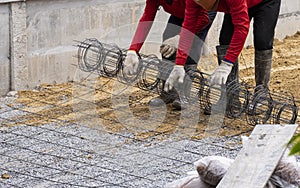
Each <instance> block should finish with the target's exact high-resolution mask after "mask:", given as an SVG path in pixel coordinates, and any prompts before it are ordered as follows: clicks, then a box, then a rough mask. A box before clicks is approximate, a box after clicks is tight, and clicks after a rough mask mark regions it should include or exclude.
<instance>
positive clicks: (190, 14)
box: [176, 0, 262, 65]
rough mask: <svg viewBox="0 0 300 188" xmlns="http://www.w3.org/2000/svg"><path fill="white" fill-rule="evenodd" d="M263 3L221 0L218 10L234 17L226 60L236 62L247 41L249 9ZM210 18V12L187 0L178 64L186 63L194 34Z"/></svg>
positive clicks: (259, 0) (258, 0)
mask: <svg viewBox="0 0 300 188" xmlns="http://www.w3.org/2000/svg"><path fill="white" fill-rule="evenodd" d="M260 3H262V0H219V4H218V8H217V11H218V12H225V13H229V14H230V15H231V18H232V24H233V26H234V30H233V33H232V37H231V40H230V47H229V49H228V50H227V53H226V56H225V58H224V59H225V60H227V61H229V62H232V63H233V62H235V61H236V59H237V58H238V56H239V54H240V52H241V51H242V48H243V46H244V43H245V41H246V38H247V35H248V31H249V25H250V19H249V13H248V9H249V8H251V7H255V6H256V5H258V4H260ZM207 20H208V13H207V11H206V10H205V9H203V8H202V7H201V6H200V5H198V4H196V3H195V2H194V0H186V10H185V18H184V23H183V29H182V31H181V34H180V42H179V47H178V52H177V57H176V64H177V65H184V64H185V61H186V58H187V54H188V53H187V52H189V50H190V47H191V44H192V35H191V34H190V33H189V32H192V33H196V32H197V31H199V30H201V29H202V28H203V27H204V26H205V25H206V24H207Z"/></svg>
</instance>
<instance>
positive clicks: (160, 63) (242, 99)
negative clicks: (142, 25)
mask: <svg viewBox="0 0 300 188" xmlns="http://www.w3.org/2000/svg"><path fill="white" fill-rule="evenodd" d="M87 41H88V42H87ZM86 43H88V44H89V45H86ZM93 45H96V46H95V47H90V46H93ZM78 47H79V49H80V50H79V53H80V54H79V56H78V57H79V67H80V68H82V69H83V70H84V71H86V69H85V68H86V67H95V69H96V67H97V68H98V69H99V68H100V70H101V67H102V66H103V65H106V64H108V65H110V67H113V68H114V69H112V70H113V71H109V72H108V73H107V71H100V72H101V73H102V72H104V74H105V75H106V76H109V77H112V76H117V75H118V78H119V80H120V81H123V82H125V83H128V84H130V83H133V82H134V81H136V82H137V86H138V87H139V88H141V89H143V90H149V91H150V90H151V91H154V92H157V93H158V94H160V93H161V92H162V89H163V85H164V82H165V81H166V80H167V78H168V76H169V74H170V72H171V71H172V68H173V62H170V61H168V60H165V59H163V60H160V59H158V58H157V57H156V56H155V55H149V56H147V55H141V59H140V63H139V68H138V71H137V73H136V74H135V75H125V74H124V73H123V72H122V67H123V65H122V63H123V62H122V60H124V57H125V56H126V55H125V52H126V50H120V49H119V48H118V47H117V46H115V45H107V44H102V43H101V42H95V41H94V39H91V41H90V40H89V39H88V40H86V41H84V42H83V44H80V45H78ZM82 48H83V49H82ZM104 48H105V49H107V50H104ZM89 49H91V50H92V51H93V53H96V55H93V56H95V57H97V58H88V59H86V58H85V57H86V55H82V53H83V52H84V53H87V54H88V51H89ZM112 49H113V50H112ZM97 50H98V52H96V51H97ZM112 51H113V52H112ZM107 52H109V53H107ZM97 53H98V55H97ZM99 57H101V58H99ZM106 57H107V61H108V63H106V62H105V61H106V60H105V58H106ZM98 59H101V61H99V60H98ZM88 60H90V61H91V63H87V61H88ZM82 64H84V65H85V66H82ZM102 64H103V65H102ZM91 65H92V66H91ZM112 65H113V66H112ZM92 70H94V69H91V71H92ZM119 73H120V74H119ZM100 75H101V74H100ZM209 78H210V75H207V74H205V73H202V72H199V73H197V74H195V75H193V76H192V75H187V76H186V78H185V84H184V85H183V86H177V90H178V91H177V92H179V93H180V92H188V95H189V97H190V100H192V99H195V98H196V97H197V98H198V99H199V104H200V107H201V109H202V110H203V111H204V113H206V114H210V111H211V106H212V105H214V104H217V103H218V102H219V101H220V100H225V101H226V115H227V117H231V118H240V117H242V116H243V115H245V116H246V117H247V120H248V123H249V124H251V125H256V124H264V123H267V122H270V123H295V121H296V119H297V114H298V107H297V106H296V105H295V101H294V98H292V97H289V96H286V95H283V96H282V95H280V97H278V96H279V95H277V94H273V93H272V94H271V93H270V92H269V91H268V90H265V89H261V90H259V91H258V92H254V93H255V94H254V95H251V94H250V92H249V88H250V86H248V85H246V84H245V83H238V82H237V81H233V82H231V83H228V84H227V85H226V86H225V87H222V88H219V87H215V86H211V85H210V83H209ZM254 90H258V88H255V89H254ZM271 119H272V121H268V120H271Z"/></svg>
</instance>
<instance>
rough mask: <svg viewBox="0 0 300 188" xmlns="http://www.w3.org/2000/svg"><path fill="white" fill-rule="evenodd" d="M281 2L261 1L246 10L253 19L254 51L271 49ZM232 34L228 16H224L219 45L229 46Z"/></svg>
mask: <svg viewBox="0 0 300 188" xmlns="http://www.w3.org/2000/svg"><path fill="white" fill-rule="evenodd" d="M280 4H281V0H263V2H261V3H260V4H258V5H256V6H254V7H252V8H250V9H248V14H249V18H250V20H251V19H252V18H253V37H254V48H255V50H259V51H260V50H270V49H273V42H274V33H275V27H276V24H277V20H278V15H279V11H280ZM233 32H234V26H233V24H232V19H231V15H230V14H225V15H224V21H223V24H222V29H221V32H220V38H219V43H220V45H229V44H230V41H231V38H232V35H233Z"/></svg>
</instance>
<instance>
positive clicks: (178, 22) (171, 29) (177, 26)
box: [163, 12, 217, 65]
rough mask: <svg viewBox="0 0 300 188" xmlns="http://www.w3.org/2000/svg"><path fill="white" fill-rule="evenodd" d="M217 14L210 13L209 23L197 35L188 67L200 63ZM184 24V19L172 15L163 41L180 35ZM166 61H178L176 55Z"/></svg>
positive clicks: (187, 61)
mask: <svg viewBox="0 0 300 188" xmlns="http://www.w3.org/2000/svg"><path fill="white" fill-rule="evenodd" d="M216 14H217V13H216V12H209V13H208V17H209V23H208V25H207V26H206V27H205V28H204V29H202V30H201V31H200V32H198V33H197V34H196V36H195V38H194V41H193V44H192V48H191V50H190V53H189V56H188V58H187V60H186V65H191V64H198V61H199V59H200V56H201V53H202V47H203V42H204V41H205V38H206V36H207V33H208V30H209V29H210V27H211V25H212V23H213V21H214V19H215V17H216ZM182 23H183V19H181V18H177V17H175V16H172V15H171V16H170V18H169V20H168V24H167V26H166V28H165V30H164V33H163V41H165V40H166V39H169V38H172V37H174V36H176V35H178V34H179V33H180V31H181V26H182ZM163 58H164V57H163ZM166 59H168V60H171V61H174V60H175V59H176V53H175V54H173V55H172V56H171V57H170V58H166Z"/></svg>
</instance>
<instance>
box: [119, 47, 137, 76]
mask: <svg viewBox="0 0 300 188" xmlns="http://www.w3.org/2000/svg"><path fill="white" fill-rule="evenodd" d="M123 66H124V67H123V72H124V74H125V75H127V74H128V75H133V74H136V73H137V69H138V67H139V57H138V55H137V53H136V52H135V51H134V50H128V51H127V55H126V58H125V61H124V64H123Z"/></svg>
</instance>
